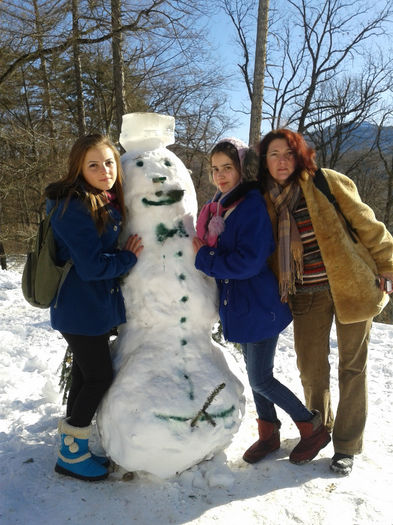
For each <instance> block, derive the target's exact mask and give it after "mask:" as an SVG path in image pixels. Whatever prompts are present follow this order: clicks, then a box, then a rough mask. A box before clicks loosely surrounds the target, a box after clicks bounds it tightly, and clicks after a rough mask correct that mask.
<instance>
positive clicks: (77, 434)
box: [55, 419, 108, 481]
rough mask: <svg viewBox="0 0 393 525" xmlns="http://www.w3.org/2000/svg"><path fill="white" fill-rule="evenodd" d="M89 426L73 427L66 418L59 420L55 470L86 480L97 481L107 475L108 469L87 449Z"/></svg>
mask: <svg viewBox="0 0 393 525" xmlns="http://www.w3.org/2000/svg"><path fill="white" fill-rule="evenodd" d="M90 429H91V427H90V426H88V427H73V426H72V425H70V424H69V423H68V422H67V420H66V419H62V420H61V421H60V422H59V433H60V436H61V446H60V450H59V457H58V459H57V463H56V466H55V471H56V472H58V473H59V474H64V475H66V476H71V477H73V478H78V479H83V480H86V481H99V480H101V479H105V478H106V477H107V476H108V470H107V469H106V467H104V466H103V465H102V464H100V463H99V462H97V461H95V460H94V459H93V457H92V455H91V452H90V451H89V436H90Z"/></svg>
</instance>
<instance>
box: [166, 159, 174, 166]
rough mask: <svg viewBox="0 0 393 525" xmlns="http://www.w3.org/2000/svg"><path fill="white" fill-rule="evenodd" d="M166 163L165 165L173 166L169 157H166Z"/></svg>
mask: <svg viewBox="0 0 393 525" xmlns="http://www.w3.org/2000/svg"><path fill="white" fill-rule="evenodd" d="M164 164H165V166H172V162H171V161H170V160H168V159H165V161H164Z"/></svg>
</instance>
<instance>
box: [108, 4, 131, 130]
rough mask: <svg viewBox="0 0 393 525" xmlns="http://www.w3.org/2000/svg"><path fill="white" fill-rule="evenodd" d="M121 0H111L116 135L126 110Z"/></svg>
mask: <svg viewBox="0 0 393 525" xmlns="http://www.w3.org/2000/svg"><path fill="white" fill-rule="evenodd" d="M120 1H121V0H111V6H112V32H113V37H112V55H113V87H114V89H113V90H114V95H115V121H116V130H117V137H119V135H120V131H121V123H122V118H123V115H124V114H125V113H126V112H127V107H126V100H125V87H124V63H123V52H122V41H123V37H122V33H121V31H120V29H121V10H120Z"/></svg>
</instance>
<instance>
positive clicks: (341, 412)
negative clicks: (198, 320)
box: [258, 129, 393, 475]
mask: <svg viewBox="0 0 393 525" xmlns="http://www.w3.org/2000/svg"><path fill="white" fill-rule="evenodd" d="M259 154H260V165H259V173H258V179H259V182H260V185H261V189H262V192H263V194H264V196H265V200H266V204H267V209H268V212H269V215H270V219H271V221H272V225H273V231H274V234H275V238H276V242H277V249H276V251H275V253H274V254H273V256H272V258H271V265H272V267H273V270H274V271H275V273H276V275H277V277H278V280H279V285H280V294H281V300H282V301H283V302H288V303H289V306H290V308H291V310H292V315H293V328H294V339H295V350H296V354H297V364H298V368H299V371H300V377H301V381H302V385H303V389H304V395H305V400H306V405H307V407H309V408H310V407H313V408H315V409H317V410H319V411H320V413H321V414H322V421H323V423H324V424H325V425H326V427H327V428H328V429H329V430H330V431H332V432H333V445H334V455H333V458H332V460H331V463H330V468H331V470H333V471H334V472H337V473H339V474H343V475H348V474H349V473H350V472H351V470H352V466H353V458H354V455H355V454H359V453H360V452H361V451H362V446H363V433H364V428H365V423H366V416H367V390H366V362H367V344H368V340H369V334H370V329H371V324H372V320H373V317H374V315H376V310H377V305H378V307H379V308H380V309H382V308H383V304H385V302H386V301H385V299H386V296H385V293H384V290H389V288H388V287H387V286H386V285H387V283H389V281H391V280H392V279H393V238H392V236H391V235H390V233H389V232H388V231H387V229H386V227H385V225H384V224H383V223H382V222H379V221H377V220H376V218H375V215H374V213H373V211H372V210H371V208H369V207H368V206H367V205H366V204H364V203H363V202H362V201H361V199H360V197H359V194H358V192H357V189H356V186H355V184H354V183H353V181H352V180H351V179H349V178H348V177H346V176H345V175H342V174H341V173H337V172H336V171H333V170H330V169H324V170H323V175H324V177H325V179H326V181H327V183H328V187H329V189H330V192H331V193H332V194H333V196H334V198H335V200H336V202H337V203H338V206H339V211H338V210H337V208H336V207H335V206H333V205H332V203H331V202H330V201H329V200H328V198H327V197H326V192H322V191H321V190H320V189H318V187H317V185H316V184H315V181H314V177H315V173H316V172H317V165H316V163H315V151H314V149H313V148H311V147H310V146H308V145H307V143H306V141H305V140H304V138H303V137H302V135H300V134H299V133H295V132H293V131H291V130H289V129H278V130H275V131H271V132H270V133H268V134H267V135H266V136H265V137H264V138H263V140H262V141H261V143H260V145H259ZM344 217H345V219H344ZM348 229H350V232H349V233H348ZM370 267H372V268H373V270H374V274H373V272H370ZM388 293H391V291H388ZM333 317H334V318H335V324H336V331H337V341H338V354H339V371H338V379H339V391H340V396H339V402H338V406H337V412H336V418H335V419H334V416H333V411H332V407H331V399H330V387H329V382H330V365H329V352H330V347H329V338H330V330H331V326H332V322H333Z"/></svg>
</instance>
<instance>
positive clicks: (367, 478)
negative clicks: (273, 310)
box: [0, 264, 393, 525]
mask: <svg viewBox="0 0 393 525" xmlns="http://www.w3.org/2000/svg"><path fill="white" fill-rule="evenodd" d="M20 280H21V273H20V269H19V268H18V267H17V266H12V264H10V268H9V270H7V271H3V270H0V312H1V316H0V348H1V350H0V415H1V417H0V454H1V461H0V521H1V523H2V524H4V525H14V524H15V525H16V524H23V525H25V524H29V525H35V524H42V525H52V524H53V525H54V524H56V525H63V524H64V525H65V524H71V525H72V524H75V525H83V524H101V523H102V524H105V525H115V524H116V525H125V524H134V523H135V524H140V525H169V524H177V525H180V524H194V525H202V524H203V525H205V524H208V523H209V524H210V523H217V524H223V525H224V524H225V525H227V524H232V523H244V524H246V525H257V524H258V525H265V524H266V525H273V524H274V525H277V524H280V525H285V524H293V523H296V524H309V525H311V524H312V525H315V524H318V525H330V524H332V525H333V524H334V525H335V524H336V523H340V524H348V525H349V524H350V525H357V524H367V525H368V524H370V523H373V524H374V525H375V524H383V525H388V524H392V523H393V513H392V505H391V493H392V488H391V485H392V482H393V408H392V389H393V381H392V376H393V372H392V348H393V326H389V325H383V324H378V323H375V324H374V326H373V331H372V337H371V343H370V348H369V417H368V423H367V428H366V435H365V450H364V453H363V454H362V455H361V456H358V457H357V458H356V460H355V466H354V470H353V472H352V474H351V475H350V476H349V477H346V478H342V477H338V476H337V475H335V474H333V473H332V472H330V470H329V459H330V457H331V456H332V454H333V449H332V445H331V444H330V445H328V446H327V447H326V448H325V449H324V450H323V451H322V452H321V453H320V454H319V456H318V457H317V458H316V459H315V460H314V461H313V462H311V463H309V464H306V465H302V466H297V465H292V464H291V463H289V461H288V454H289V452H290V450H291V449H292V448H293V447H294V445H295V444H296V442H297V439H298V433H297V429H296V427H295V426H294V424H293V423H292V422H291V420H290V419H289V417H288V416H287V415H286V414H284V413H282V412H281V411H279V417H280V419H281V421H282V423H283V426H282V429H281V437H282V446H281V448H280V450H278V451H277V452H276V453H274V454H272V455H271V456H270V457H269V458H268V459H265V460H263V461H262V462H260V463H258V464H256V465H248V464H246V463H245V462H244V461H243V460H242V454H243V452H244V450H245V448H247V447H248V446H249V445H250V444H251V443H252V442H253V441H254V440H255V439H256V437H257V432H256V423H255V417H256V414H255V410H254V405H253V401H252V398H251V395H250V389H249V387H248V385H247V382H246V378H245V372H244V366H243V362H242V359H241V357H240V355H239V354H238V353H237V352H236V350H235V349H233V348H232V347H228V348H227V349H225V352H226V353H227V354H228V355H229V354H230V355H231V357H232V358H234V361H235V366H234V370H235V372H236V374H237V375H238V377H239V378H240V379H241V380H242V381H243V382H244V383H245V394H246V397H247V406H246V414H245V417H244V419H243V421H242V424H241V427H240V430H239V431H238V433H237V434H236V435H235V437H234V439H233V441H232V443H231V444H230V446H229V447H228V448H227V449H226V450H225V454H224V453H221V454H220V455H218V456H216V457H215V458H213V459H212V460H210V461H205V462H203V463H201V464H199V465H197V466H195V467H193V468H192V469H190V470H189V471H186V472H184V473H182V474H181V475H179V476H176V477H173V478H171V479H169V480H161V479H159V478H156V477H154V476H152V475H147V474H143V473H137V474H135V475H134V477H133V479H127V477H126V478H125V479H124V478H123V474H124V472H121V471H120V470H118V471H115V472H113V473H112V474H111V475H110V476H109V478H108V479H107V480H105V481H102V482H97V483H88V482H83V481H78V480H75V479H72V478H67V477H63V476H60V475H58V474H56V473H55V472H54V470H53V467H54V464H55V461H56V453H57V430H56V428H57V421H58V419H59V418H61V417H62V416H63V414H64V407H62V405H61V398H62V394H61V393H60V392H59V387H58V382H59V366H60V364H61V362H62V359H63V356H64V351H65V343H64V341H63V340H62V338H61V336H60V335H59V334H58V333H57V332H54V331H53V330H52V329H51V328H50V325H49V312H48V311H47V310H38V309H34V308H32V307H30V306H29V305H28V304H27V303H26V302H25V301H24V299H23V296H22V293H21V290H20ZM332 347H333V352H332V356H331V362H332V393H333V397H334V400H336V399H337V379H336V375H337V374H336V368H337V352H336V340H335V334H334V333H333V334H332ZM232 360H233V359H232ZM236 361H237V363H236ZM276 376H277V377H278V378H279V379H281V381H282V382H284V383H285V384H286V385H288V386H289V387H290V388H292V389H293V390H294V391H295V392H296V393H297V394H298V395H299V396H300V397H301V398H302V389H301V385H300V381H299V377H298V372H297V369H296V362H295V355H294V351H293V345H292V328H291V327H289V328H288V329H287V330H286V331H285V332H284V333H283V334H282V336H281V337H280V342H279V348H278V351H277V357H276ZM157 439H159V436H157ZM93 448H94V449H95V451H100V448H99V443H98V440H97V437H96V438H95V439H94V440H93Z"/></svg>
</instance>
